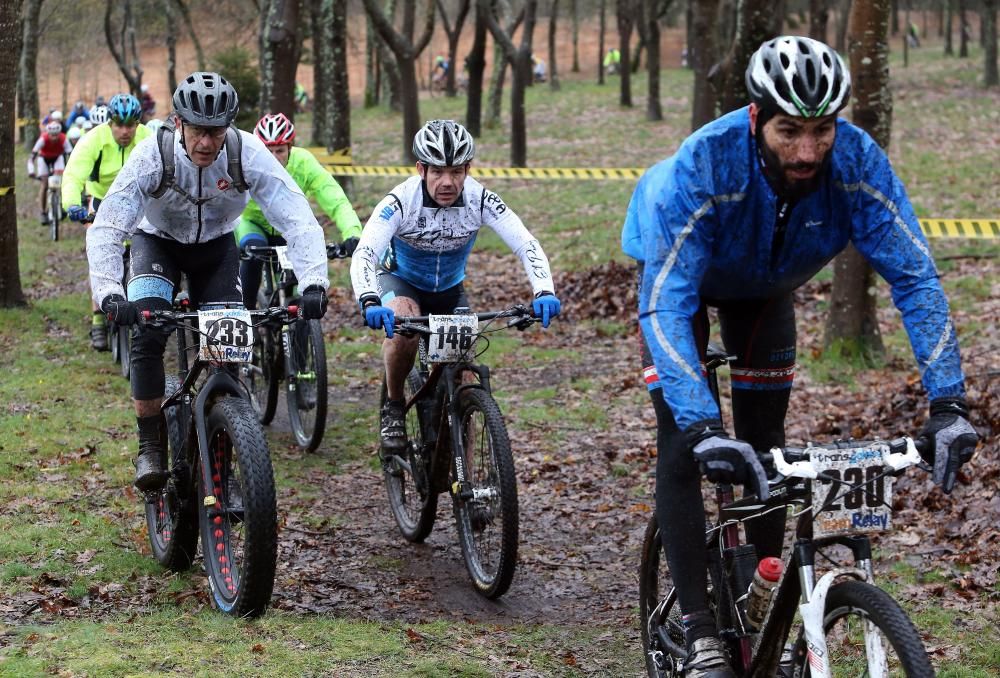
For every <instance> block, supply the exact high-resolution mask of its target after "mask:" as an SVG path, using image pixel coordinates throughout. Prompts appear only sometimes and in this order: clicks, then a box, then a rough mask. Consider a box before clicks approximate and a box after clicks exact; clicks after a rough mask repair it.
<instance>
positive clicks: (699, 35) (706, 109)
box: [687, 0, 719, 132]
mask: <svg viewBox="0 0 1000 678" xmlns="http://www.w3.org/2000/svg"><path fill="white" fill-rule="evenodd" d="M718 11H719V2H718V0H700V1H699V2H689V3H688V41H687V44H688V63H689V64H690V65H691V69H692V70H693V71H694V93H693V95H692V104H691V131H692V132H693V131H694V130H696V129H698V128H699V127H701V126H702V125H705V124H707V123H709V122H711V121H712V120H714V119H715V102H716V100H717V95H716V92H715V89H714V87H713V86H712V81H711V79H710V78H709V74H710V73H711V69H712V65H713V64H714V63H715V60H716V53H717V51H718V46H717V43H716V39H715V36H716V26H715V19H716V16H717V15H718Z"/></svg>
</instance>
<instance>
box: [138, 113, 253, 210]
mask: <svg viewBox="0 0 1000 678" xmlns="http://www.w3.org/2000/svg"><path fill="white" fill-rule="evenodd" d="M156 143H157V145H158V146H159V147H160V161H161V162H162V163H163V172H162V173H161V175H160V183H159V185H158V186H157V187H156V189H155V190H154V191H153V192H152V193H150V196H151V197H153V198H162V197H163V195H164V194H165V193H166V192H167V191H168V190H169V189H173V190H175V191H177V192H178V193H180V194H181V195H183V196H184V197H185V198H187V199H188V200H189V201H190V202H192V203H194V204H195V205H199V204H202V203H204V202H207V201H208V200H209V199H210V198H195V197H194V196H192V195H191V194H190V193H188V192H187V191H185V190H184V189H183V188H181V187H180V186H178V185H177V182H176V181H175V180H174V170H175V168H176V165H175V163H174V130H172V129H169V128H168V127H167V126H166V125H164V126H162V127H160V128H159V129H158V130H156ZM226 155H227V157H228V158H229V178H231V179H232V180H233V188H235V189H236V190H237V191H238V192H240V193H243V192H245V191H246V190H247V189H248V188H250V186H249V184H247V182H246V179H245V178H244V177H243V139H241V138H240V133H239V131H238V130H237V129H236V128H235V127H233V126H232V125H230V126H229V127H228V128H226Z"/></svg>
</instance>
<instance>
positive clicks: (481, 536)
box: [452, 388, 518, 598]
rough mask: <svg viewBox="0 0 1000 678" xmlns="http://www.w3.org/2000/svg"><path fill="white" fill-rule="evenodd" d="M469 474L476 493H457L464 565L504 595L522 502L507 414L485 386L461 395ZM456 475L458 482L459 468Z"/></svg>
mask: <svg viewBox="0 0 1000 678" xmlns="http://www.w3.org/2000/svg"><path fill="white" fill-rule="evenodd" d="M459 412H460V422H461V427H462V429H461V430H462V448H463V450H464V451H465V459H464V460H463V462H464V464H465V476H466V480H467V481H468V483H469V484H470V485H471V489H472V493H473V496H472V497H471V498H469V499H464V500H463V499H460V498H457V497H453V499H454V509H455V523H456V525H457V526H458V538H459V541H460V542H461V544H462V555H463V556H464V557H465V566H466V568H467V569H468V571H469V576H471V577H472V583H473V584H475V586H476V590H477V591H479V592H480V593H481V594H483V595H484V596H486V597H487V598H499V597H500V596H502V595H503V594H504V593H506V592H507V589H508V588H510V583H511V580H512V579H513V578H514V567H515V566H516V565H517V540H518V507H517V477H516V476H515V474H514V457H513V456H512V455H511V451H510V440H509V439H508V438H507V428H506V427H505V426H504V423H503V415H502V414H500V408H499V407H497V404H496V401H495V400H493V397H492V396H491V395H490V394H489V393H487V392H486V391H485V390H484V389H482V388H468V389H465V390H463V391H462V392H461V395H460V401H459ZM452 481H453V482H457V477H456V475H455V469H454V468H453V469H452Z"/></svg>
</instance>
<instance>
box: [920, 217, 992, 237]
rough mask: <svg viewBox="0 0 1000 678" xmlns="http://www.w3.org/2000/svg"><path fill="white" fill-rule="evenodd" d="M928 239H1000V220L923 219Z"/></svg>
mask: <svg viewBox="0 0 1000 678" xmlns="http://www.w3.org/2000/svg"><path fill="white" fill-rule="evenodd" d="M920 228H922V229H923V230H924V235H926V236H927V237H928V238H1000V219H921V220H920Z"/></svg>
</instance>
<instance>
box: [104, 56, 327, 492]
mask: <svg viewBox="0 0 1000 678" xmlns="http://www.w3.org/2000/svg"><path fill="white" fill-rule="evenodd" d="M173 107H174V111H175V113H176V116H177V117H178V118H179V120H180V125H178V126H177V128H176V129H173V128H170V127H167V128H162V127H161V128H160V130H159V131H158V132H157V136H155V137H153V138H150V139H146V140H145V141H143V142H142V143H141V144H139V146H138V147H137V148H136V149H135V152H134V153H132V155H131V156H130V157H129V159H128V161H127V162H126V163H125V166H124V167H122V170H121V172H119V173H118V176H117V177H116V178H115V181H114V183H112V185H111V188H110V190H108V192H107V194H106V195H105V197H104V201H103V202H102V203H101V209H100V210H98V212H97V218H96V219H95V221H94V224H93V226H91V227H90V229H88V231H87V258H88V260H89V262H90V287H91V290H92V292H93V299H94V301H95V302H97V303H98V305H99V306H100V307H101V309H102V310H103V311H104V312H105V313H106V314H107V315H108V319H109V320H111V321H113V322H116V323H118V324H119V325H123V326H127V325H133V324H135V323H136V322H137V321H138V318H139V314H140V313H141V312H142V311H144V310H161V309H169V308H170V307H171V305H172V303H173V300H174V294H175V292H176V290H177V286H178V284H179V283H180V278H181V275H182V274H186V275H187V280H188V284H189V290H188V291H189V293H190V298H191V302H192V303H193V305H194V306H195V307H198V305H199V304H202V303H235V304H238V303H240V302H241V301H242V299H243V293H242V290H241V289H240V282H239V249H238V248H237V247H236V244H235V243H234V242H233V235H232V231H233V229H234V227H235V224H236V220H237V218H238V217H239V215H240V213H241V212H242V211H243V209H244V208H245V207H246V204H247V200H248V199H250V198H254V199H255V200H257V201H258V204H260V206H261V209H262V210H263V212H264V214H265V215H267V217H268V220H269V221H270V222H271V223H273V224H277V225H278V227H279V228H280V229H282V233H283V235H284V236H285V238H287V240H288V245H289V246H288V255H289V257H290V258H291V260H292V263H293V265H294V266H295V270H296V272H297V274H298V279H299V283H300V284H301V285H302V287H303V290H304V291H303V292H302V304H301V306H300V308H301V313H302V316H303V317H305V318H307V319H318V318H321V317H322V316H323V314H324V313H325V312H326V304H327V296H326V288H327V287H328V285H329V280H328V279H327V274H326V270H327V263H326V246H325V243H324V241H323V229H321V228H320V226H319V224H318V223H316V219H315V217H313V213H312V210H311V209H310V208H309V202H308V201H307V200H306V198H305V196H304V195H303V194H302V191H301V190H299V187H298V186H296V185H295V182H294V181H292V178H291V177H290V176H288V173H287V172H286V171H285V170H284V169H283V168H282V167H281V164H280V163H278V161H277V160H275V159H274V156H272V155H271V154H270V153H268V152H267V149H266V148H265V147H264V145H263V144H262V143H261V142H260V140H259V139H257V137H255V136H254V135H252V134H248V133H247V132H240V131H238V130H237V129H236V128H234V127H230V125H232V122H233V120H234V119H235V118H236V114H237V113H238V111H239V98H238V97H237V94H236V90H235V89H233V86H232V85H231V84H229V82H228V81H227V80H226V79H225V78H223V77H222V76H220V75H219V74H218V73H209V72H196V73H192V74H191V75H189V76H187V77H186V78H184V79H183V80H182V81H181V82H180V84H179V85H178V86H177V89H176V90H175V91H174V95H173ZM142 129H144V130H145V129H146V128H145V127H143V128H142ZM166 130H170V131H169V132H167V131H166ZM92 133H93V132H92ZM160 135H164V136H163V138H162V141H163V142H165V145H164V147H163V148H165V149H167V151H166V152H167V153H170V152H172V159H169V162H168V156H165V155H163V152H162V151H161V147H160V143H159V142H160V141H161V138H160ZM88 136H89V135H88ZM235 153H239V156H238V157H231V155H234V154H235ZM167 167H172V169H173V172H172V173H171V172H169V171H166V170H165V168H167ZM231 172H232V173H231ZM242 180H245V183H243V181H242ZM128 238H131V239H132V255H131V263H130V271H129V280H128V285H127V297H128V298H127V299H126V289H125V288H124V287H123V285H122V275H123V271H122V253H123V252H124V249H125V246H124V245H123V242H124V241H125V240H126V239H128ZM167 337H168V332H167V331H166V330H163V329H162V328H152V327H150V328H144V327H141V326H140V327H139V329H138V331H137V332H136V333H135V334H134V338H133V342H132V373H131V384H132V398H133V406H134V408H135V414H136V423H137V426H138V439H139V453H138V456H137V458H136V469H135V486H136V487H137V488H138V489H139V490H141V491H144V492H149V491H155V490H158V489H160V488H162V487H163V485H164V483H166V480H167V472H166V471H165V455H166V424H165V422H164V419H163V414H162V412H161V410H160V405H161V404H162V402H163V390H164V387H165V378H164V368H163V352H164V349H165V348H166V344H167Z"/></svg>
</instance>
